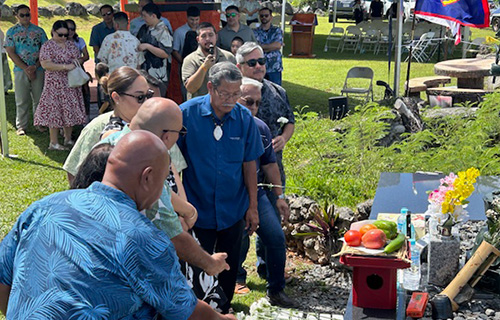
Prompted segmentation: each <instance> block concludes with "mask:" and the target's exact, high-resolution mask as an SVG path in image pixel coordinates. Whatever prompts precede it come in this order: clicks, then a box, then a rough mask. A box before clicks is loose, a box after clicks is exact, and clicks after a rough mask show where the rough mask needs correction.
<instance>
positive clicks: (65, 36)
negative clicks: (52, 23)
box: [56, 32, 68, 38]
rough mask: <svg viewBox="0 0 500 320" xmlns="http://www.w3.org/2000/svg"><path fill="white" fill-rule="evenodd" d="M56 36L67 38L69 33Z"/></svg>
mask: <svg viewBox="0 0 500 320" xmlns="http://www.w3.org/2000/svg"><path fill="white" fill-rule="evenodd" d="M56 34H57V35H58V36H59V37H62V38H67V37H68V34H67V33H57V32H56Z"/></svg>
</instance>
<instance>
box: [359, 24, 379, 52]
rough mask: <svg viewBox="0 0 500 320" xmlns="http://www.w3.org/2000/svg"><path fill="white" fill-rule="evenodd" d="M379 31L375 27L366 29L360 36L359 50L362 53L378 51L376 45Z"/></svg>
mask: <svg viewBox="0 0 500 320" xmlns="http://www.w3.org/2000/svg"><path fill="white" fill-rule="evenodd" d="M379 42H380V31H378V30H375V29H370V30H368V31H366V33H365V34H364V35H362V37H361V48H360V52H361V53H364V52H367V51H370V50H372V51H373V53H375V52H376V51H378V47H379V45H380V43H379Z"/></svg>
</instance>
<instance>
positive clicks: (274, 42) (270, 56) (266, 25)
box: [253, 8, 283, 86]
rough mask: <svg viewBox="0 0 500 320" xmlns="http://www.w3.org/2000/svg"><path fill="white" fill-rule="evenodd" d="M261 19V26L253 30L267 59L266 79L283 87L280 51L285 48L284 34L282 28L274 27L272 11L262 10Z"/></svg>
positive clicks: (260, 12) (260, 11)
mask: <svg viewBox="0 0 500 320" xmlns="http://www.w3.org/2000/svg"><path fill="white" fill-rule="evenodd" d="M259 18H260V26H259V27H258V28H256V29H253V32H254V33H255V38H257V42H258V43H259V44H260V46H261V47H262V49H263V50H264V56H265V57H266V70H267V72H266V79H268V80H269V81H272V82H274V83H276V84H278V85H280V86H281V72H282V71H283V61H282V57H281V51H280V50H281V47H282V46H283V32H282V30H281V28H278V27H276V26H273V25H272V21H273V12H272V11H271V9H269V8H262V9H260V10H259Z"/></svg>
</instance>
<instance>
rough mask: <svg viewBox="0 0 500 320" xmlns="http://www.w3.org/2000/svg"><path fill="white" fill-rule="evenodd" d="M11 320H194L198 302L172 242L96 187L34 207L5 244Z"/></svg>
mask: <svg viewBox="0 0 500 320" xmlns="http://www.w3.org/2000/svg"><path fill="white" fill-rule="evenodd" d="M0 283H2V284H5V285H8V286H11V292H10V298H9V304H8V308H7V310H8V311H7V319H18V320H20V319H153V318H154V317H156V316H157V315H158V314H161V315H162V316H163V317H164V318H166V319H187V318H188V317H189V316H190V315H191V313H192V312H193V310H194V308H195V306H196V304H197V299H196V298H195V296H194V294H193V293H192V291H191V289H190V288H189V287H188V285H187V283H186V279H185V278H184V276H183V275H182V274H181V272H180V266H179V262H178V259H177V256H176V254H175V250H174V247H173V245H172V243H171V242H170V240H169V239H168V237H167V236H166V235H165V233H163V232H162V231H160V230H158V229H157V228H156V227H155V226H154V225H153V224H152V223H151V222H150V221H149V220H148V219H147V218H146V217H145V216H143V215H141V214H140V213H139V212H138V211H137V207H136V204H135V203H134V201H133V200H132V199H131V198H130V197H129V196H128V195H126V194H125V193H123V192H122V191H119V190H117V189H114V188H111V187H109V186H106V185H104V184H102V183H99V182H95V183H93V184H92V185H91V186H90V187H89V188H88V189H81V190H69V191H64V192H60V193H56V194H53V195H50V196H48V197H46V198H44V199H42V200H40V201H37V202H35V203H34V204H32V205H31V206H30V207H29V208H28V209H27V210H26V211H25V212H24V213H22V215H21V216H20V218H19V219H18V220H17V222H16V224H15V225H14V227H13V229H12V230H11V232H10V233H9V234H8V235H7V236H6V237H5V238H4V240H3V241H2V243H1V244H0Z"/></svg>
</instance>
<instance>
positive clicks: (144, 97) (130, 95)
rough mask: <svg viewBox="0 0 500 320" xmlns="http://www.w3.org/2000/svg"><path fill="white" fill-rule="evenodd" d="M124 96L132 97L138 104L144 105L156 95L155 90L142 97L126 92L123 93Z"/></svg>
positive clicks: (141, 95)
mask: <svg viewBox="0 0 500 320" xmlns="http://www.w3.org/2000/svg"><path fill="white" fill-rule="evenodd" d="M122 94H123V95H126V96H129V97H132V98H136V99H137V103H143V102H144V101H146V100H148V99H150V98H152V97H153V95H154V94H155V92H154V91H153V90H151V89H150V90H148V92H147V93H146V94H140V95H137V96H135V95H133V94H130V93H126V92H123V93H122Z"/></svg>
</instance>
